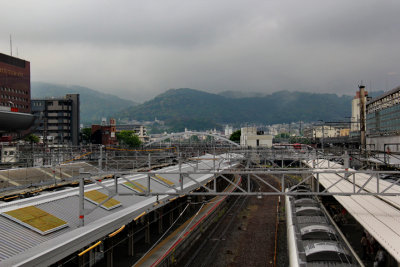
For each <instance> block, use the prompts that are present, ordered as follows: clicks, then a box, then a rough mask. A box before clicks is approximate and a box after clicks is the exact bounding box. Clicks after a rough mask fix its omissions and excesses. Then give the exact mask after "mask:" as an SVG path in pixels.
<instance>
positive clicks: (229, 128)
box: [224, 125, 233, 138]
mask: <svg viewBox="0 0 400 267" xmlns="http://www.w3.org/2000/svg"><path fill="white" fill-rule="evenodd" d="M232 133H233V127H232V125H225V132H224V135H225V137H227V138H229V137H230V136H231V135H232Z"/></svg>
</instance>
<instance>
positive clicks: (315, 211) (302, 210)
mask: <svg viewBox="0 0 400 267" xmlns="http://www.w3.org/2000/svg"><path fill="white" fill-rule="evenodd" d="M296 215H297V216H319V215H323V213H322V211H321V209H320V208H318V207H299V208H296Z"/></svg>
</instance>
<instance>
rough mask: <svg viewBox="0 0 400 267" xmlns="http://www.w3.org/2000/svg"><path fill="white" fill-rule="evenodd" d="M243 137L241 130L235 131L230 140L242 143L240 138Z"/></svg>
mask: <svg viewBox="0 0 400 267" xmlns="http://www.w3.org/2000/svg"><path fill="white" fill-rule="evenodd" d="M241 135H242V131H241V130H237V131H234V132H233V133H232V134H231V136H230V137H229V140H231V141H233V142H240V136H241Z"/></svg>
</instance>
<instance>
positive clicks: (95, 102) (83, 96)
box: [31, 82, 137, 125]
mask: <svg viewBox="0 0 400 267" xmlns="http://www.w3.org/2000/svg"><path fill="white" fill-rule="evenodd" d="M31 94H32V98H33V99H35V98H44V97H62V96H65V95H66V94H80V102H81V103H80V104H81V105H80V111H81V123H83V124H89V125H90V124H92V123H100V122H101V118H103V117H106V118H110V117H111V116H112V115H114V114H116V113H118V112H119V111H120V110H123V109H126V108H128V107H132V106H135V105H137V103H135V102H133V101H129V100H126V99H122V98H119V97H117V96H115V95H111V94H104V93H101V92H99V91H96V90H93V89H90V88H86V87H82V86H76V85H73V86H69V85H56V84H50V83H44V82H32V83H31Z"/></svg>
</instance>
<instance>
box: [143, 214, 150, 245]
mask: <svg viewBox="0 0 400 267" xmlns="http://www.w3.org/2000/svg"><path fill="white" fill-rule="evenodd" d="M146 217H147V218H146V219H147V220H146V229H145V234H144V242H145V243H146V244H150V221H149V216H146Z"/></svg>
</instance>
